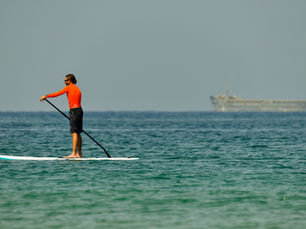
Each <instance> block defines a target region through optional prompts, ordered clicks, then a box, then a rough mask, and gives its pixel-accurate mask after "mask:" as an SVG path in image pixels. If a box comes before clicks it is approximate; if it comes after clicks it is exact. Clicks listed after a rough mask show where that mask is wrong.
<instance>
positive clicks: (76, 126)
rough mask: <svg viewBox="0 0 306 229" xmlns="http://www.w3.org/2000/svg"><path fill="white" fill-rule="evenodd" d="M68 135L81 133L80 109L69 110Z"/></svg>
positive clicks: (81, 113) (81, 116)
mask: <svg viewBox="0 0 306 229" xmlns="http://www.w3.org/2000/svg"><path fill="white" fill-rule="evenodd" d="M69 114H70V133H82V131H83V110H82V108H81V107H78V108H73V109H70V111H69Z"/></svg>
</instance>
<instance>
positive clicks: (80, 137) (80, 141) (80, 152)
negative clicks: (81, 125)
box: [77, 133, 82, 157]
mask: <svg viewBox="0 0 306 229" xmlns="http://www.w3.org/2000/svg"><path fill="white" fill-rule="evenodd" d="M77 135H78V156H79V157H82V136H81V134H80V133H78V134H77Z"/></svg>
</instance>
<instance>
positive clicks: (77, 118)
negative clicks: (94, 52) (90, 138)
mask: <svg viewBox="0 0 306 229" xmlns="http://www.w3.org/2000/svg"><path fill="white" fill-rule="evenodd" d="M76 83H77V80H76V78H75V76H74V75H73V74H68V75H66V77H65V84H66V87H64V88H63V89H62V90H60V91H58V92H55V93H52V94H48V95H44V96H42V97H41V98H40V101H43V100H45V99H46V98H52V97H57V96H59V95H62V94H64V93H67V98H68V103H69V108H70V111H69V114H70V132H71V136H72V153H71V154H70V155H69V156H66V157H65V158H81V157H82V137H81V132H82V131H83V110H82V107H81V97H82V93H81V90H80V89H79V88H78V87H77V86H76Z"/></svg>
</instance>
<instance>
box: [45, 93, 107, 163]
mask: <svg viewBox="0 0 306 229" xmlns="http://www.w3.org/2000/svg"><path fill="white" fill-rule="evenodd" d="M45 100H46V101H47V102H48V103H49V104H50V105H51V106H52V107H54V108H55V109H56V110H57V111H58V112H60V113H61V114H62V115H64V116H65V117H66V118H67V119H68V120H70V118H69V117H68V116H67V115H66V114H65V113H64V112H62V111H61V110H60V109H58V108H57V107H56V106H55V105H54V104H53V103H51V102H50V101H49V100H48V99H45ZM82 132H83V133H84V134H86V135H87V136H88V137H89V138H90V139H91V140H93V141H94V142H95V143H96V144H97V145H98V146H100V148H101V149H103V151H104V153H105V154H106V155H107V157H109V158H111V156H110V155H109V153H108V152H107V151H106V149H105V148H104V147H103V146H102V145H101V144H100V143H99V142H97V141H96V140H95V139H94V138H93V137H91V136H90V135H89V134H88V133H87V132H86V131H85V130H82Z"/></svg>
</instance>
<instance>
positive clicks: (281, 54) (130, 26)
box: [0, 0, 306, 111]
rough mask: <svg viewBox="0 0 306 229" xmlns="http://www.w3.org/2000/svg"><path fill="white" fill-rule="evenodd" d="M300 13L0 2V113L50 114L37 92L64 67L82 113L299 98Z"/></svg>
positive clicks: (240, 0)
mask: <svg viewBox="0 0 306 229" xmlns="http://www.w3.org/2000/svg"><path fill="white" fill-rule="evenodd" d="M305 12H306V1H305V0H96V1H94V0H82V1H81V0H0V32H1V35H0V111H17V110H18V111H19V110H25V111H39V110H44V111H53V110H54V109H53V108H52V107H50V106H49V105H48V104H47V103H41V102H40V101H39V98H40V96H42V95H45V94H47V93H52V92H56V91H58V90H60V89H62V88H63V87H64V76H65V75H66V74H67V73H74V74H75V75H76V77H77V79H78V86H79V87H80V88H81V90H82V92H83V98H82V105H83V108H84V110H87V111H89V110H97V111H108V110H116V111H117V110H159V111H188V110H197V111H206V110H212V105H211V103H210V100H209V96H210V95H216V94H220V93H222V94H224V93H225V91H226V90H229V91H230V93H231V94H234V95H237V96H241V97H244V98H248V99H297V100H306V90H305V85H306V13H305ZM61 97H62V98H60V97H58V98H56V99H52V101H53V102H54V104H56V105H58V106H59V107H60V108H61V109H63V110H68V105H67V102H66V96H65V95H64V96H61Z"/></svg>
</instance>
